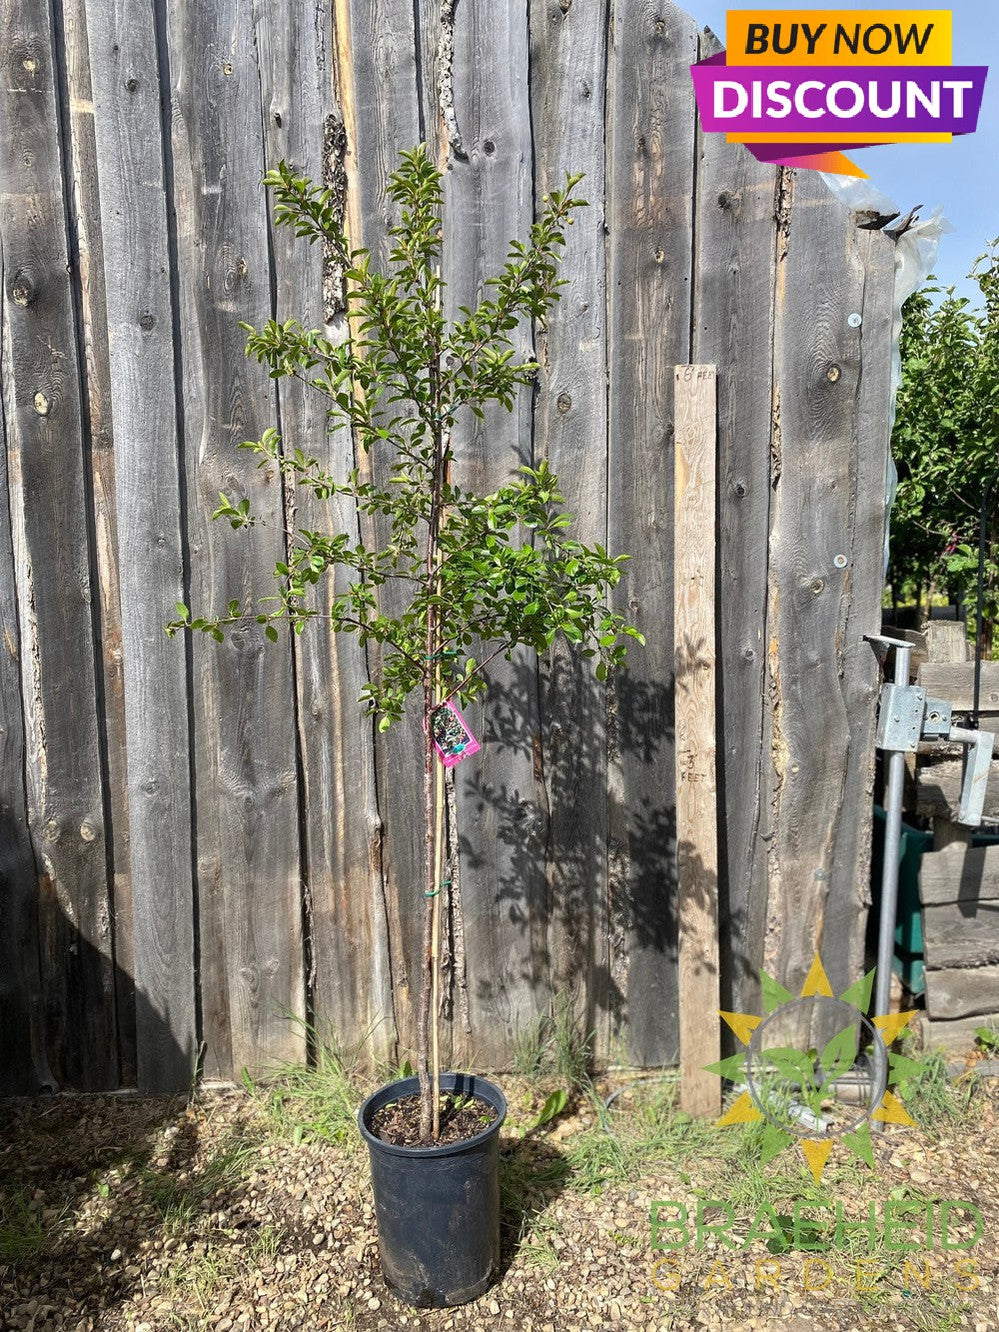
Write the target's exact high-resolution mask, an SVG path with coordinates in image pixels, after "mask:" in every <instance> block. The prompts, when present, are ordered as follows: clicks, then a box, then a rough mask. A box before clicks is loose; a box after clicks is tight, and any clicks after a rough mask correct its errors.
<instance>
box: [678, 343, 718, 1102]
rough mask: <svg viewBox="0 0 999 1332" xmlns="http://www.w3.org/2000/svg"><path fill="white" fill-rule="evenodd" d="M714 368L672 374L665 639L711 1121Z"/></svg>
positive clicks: (686, 1056)
mask: <svg viewBox="0 0 999 1332" xmlns="http://www.w3.org/2000/svg"><path fill="white" fill-rule="evenodd" d="M715 380H716V374H715V367H714V366H713V365H684V366H677V368H676V398H675V403H674V417H675V422H676V426H675V435H674V448H675V477H676V486H675V492H674V512H675V515H676V517H675V521H674V526H673V548H674V552H675V555H674V561H673V580H674V582H673V606H674V615H673V624H674V630H673V638H674V661H675V679H676V843H677V845H676V854H677V896H678V902H679V905H678V908H677V915H678V918H679V932H680V937H679V1004H680V1079H681V1080H680V1101H681V1105H682V1106H683V1109H684V1110H686V1111H687V1112H688V1113H689V1114H693V1115H712V1114H713V1115H717V1114H718V1113H719V1112H720V1110H721V1082H720V1081H719V1079H718V1078H717V1077H716V1076H715V1074H713V1073H709V1072H707V1071H706V1070H705V1067H704V1065H705V1062H709V1063H710V1062H711V1061H713V1060H716V1059H717V1058H718V1056H719V1053H720V1033H719V1030H718V1025H717V1023H714V1022H710V1023H708V1024H707V1025H705V1015H706V1014H713V1013H715V1012H716V1011H717V1009H718V1005H719V994H720V992H719V984H718V980H719V978H718V953H719V948H718V807H717V800H718V782H717V757H716V741H715V736H716V708H715V696H716V689H717V681H718V677H717V650H716V615H715V563H716V561H715V518H716V513H717V504H716V493H717V481H718V478H717V467H716V453H715V451H716V418H715V399H716V388H715Z"/></svg>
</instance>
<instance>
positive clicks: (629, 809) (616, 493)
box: [607, 4, 697, 1064]
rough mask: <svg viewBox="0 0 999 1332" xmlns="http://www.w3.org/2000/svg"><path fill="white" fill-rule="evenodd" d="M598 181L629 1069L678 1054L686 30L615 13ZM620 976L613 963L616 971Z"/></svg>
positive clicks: (689, 36)
mask: <svg viewBox="0 0 999 1332" xmlns="http://www.w3.org/2000/svg"><path fill="white" fill-rule="evenodd" d="M610 50H611V52H612V53H613V54H612V58H611V61H610V67H609V70H608V86H609V94H610V98H609V105H608V110H607V126H608V141H609V163H610V170H609V176H608V181H607V195H608V200H609V213H608V225H609V231H610V235H609V255H608V306H609V309H608V337H609V345H610V407H609V425H610V444H609V469H610V470H609V478H608V503H609V521H608V547H609V549H610V550H612V551H615V552H616V551H625V552H627V553H629V554H632V553H633V554H634V556H635V559H634V562H633V564H632V566H631V567H630V568H629V570H628V574H627V577H626V579H624V580H623V582H622V584H621V586H620V589H619V591H618V594H617V596H616V601H617V604H618V605H619V606H620V607H621V609H623V610H625V611H626V612H627V613H628V614H629V615H630V616H631V618H632V619H633V620H634V622H635V623H637V625H638V627H639V629H641V630H642V632H643V633H645V634H646V636H647V638H648V646H647V648H646V649H645V650H644V651H642V652H635V653H634V654H633V660H632V665H631V667H630V669H629V670H628V672H627V673H626V674H624V675H622V676H620V677H618V678H617V679H616V680H615V681H614V684H613V687H612V690H611V696H612V697H611V709H612V721H611V728H610V729H611V740H610V767H611V780H610V790H611V828H610V856H611V868H610V880H611V910H612V922H611V936H612V940H613V946H614V947H615V949H616V950H618V952H619V954H620V953H623V954H624V955H625V957H626V958H627V965H626V968H624V969H623V970H624V974H623V976H622V979H621V982H620V984H619V986H618V989H619V994H618V997H617V999H616V1000H615V999H614V998H612V1000H611V1002H618V1003H619V1005H620V1014H619V1018H618V1020H619V1021H623V1020H626V1021H627V1024H628V1045H627V1049H628V1054H629V1056H630V1058H631V1059H633V1060H634V1062H636V1063H639V1064H645V1063H649V1064H655V1063H661V1062H672V1061H675V1059H676V1056H677V1049H678V1026H677V974H676V930H677V922H676V909H675V887H676V872H675V863H674V855H675V833H676V829H675V805H674V798H673V779H672V772H673V716H672V713H673V683H672V677H673V643H672V619H673V612H672V606H673V576H672V564H673V544H672V543H673V465H672V433H673V425H672V401H673V398H672V393H673V368H674V366H676V365H678V364H683V363H685V362H686V361H688V360H689V358H690V312H691V273H692V246H693V191H692V190H691V188H690V183H691V177H692V173H693V163H694V101H693V94H692V91H691V87H690V84H689V75H688V77H687V78H684V77H682V74H681V71H686V70H689V66H690V65H691V64H692V63H693V62H694V60H695V59H696V58H697V29H696V27H695V25H694V23H693V20H691V19H689V18H688V17H687V15H685V14H684V13H682V12H681V11H680V10H678V9H676V8H675V6H673V5H661V6H658V5H652V4H641V5H637V6H634V7H633V8H632V9H630V10H628V11H624V10H622V9H620V8H618V9H615V11H614V28H613V33H612V40H611V43H610ZM620 970H622V969H621V967H620V963H617V964H615V971H620Z"/></svg>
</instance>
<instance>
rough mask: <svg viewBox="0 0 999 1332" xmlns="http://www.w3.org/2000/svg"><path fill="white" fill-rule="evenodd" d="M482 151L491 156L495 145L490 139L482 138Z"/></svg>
mask: <svg viewBox="0 0 999 1332" xmlns="http://www.w3.org/2000/svg"><path fill="white" fill-rule="evenodd" d="M482 151H483V152H484V153H485V155H486V156H487V157H492V155H493V153H494V152H495V151H496V145H495V143H493V141H492V139H483V141H482Z"/></svg>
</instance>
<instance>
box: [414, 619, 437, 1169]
mask: <svg viewBox="0 0 999 1332" xmlns="http://www.w3.org/2000/svg"><path fill="white" fill-rule="evenodd" d="M427 618H428V622H429V621H432V619H433V616H432V614H431V615H429V616H428V617H427ZM431 633H432V627H430V628H428V634H427V639H428V644H429V642H430V641H431ZM428 655H429V650H428ZM432 712H433V683H432V677H431V675H430V673H429V672H428V673H427V676H426V681H425V684H424V688H423V726H424V750H423V826H424V866H425V874H424V882H425V884H426V887H425V889H424V899H423V900H424V905H425V913H424V918H423V968H422V973H421V978H420V1016H419V1023H418V1027H417V1045H418V1050H417V1072H418V1073H419V1076H420V1141H421V1142H430V1141H431V1140H432V1138H431V1135H432V1133H433V1126H434V1119H435V1113H434V1112H435V1102H436V1101H437V1096H438V1088H437V1084H436V1082H435V1080H434V1079H433V1077H432V1076H431V1070H430V1023H431V1007H432V1004H433V988H434V957H433V930H434V901H435V896H434V890H435V887H436V885H435V884H434V738H433V732H432V731H431V727H430V720H431V715H432Z"/></svg>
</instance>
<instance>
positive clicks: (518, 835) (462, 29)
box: [444, 0, 548, 1065]
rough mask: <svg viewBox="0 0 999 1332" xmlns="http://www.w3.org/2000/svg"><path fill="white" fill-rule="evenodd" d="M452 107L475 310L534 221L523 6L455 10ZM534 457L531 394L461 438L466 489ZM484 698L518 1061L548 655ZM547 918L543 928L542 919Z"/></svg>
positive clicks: (530, 938) (488, 1047)
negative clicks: (540, 668) (541, 682)
mask: <svg viewBox="0 0 999 1332" xmlns="http://www.w3.org/2000/svg"><path fill="white" fill-rule="evenodd" d="M454 52H455V54H454V110H455V117H456V120H457V123H458V126H459V129H460V133H461V137H462V142H463V144H464V150H465V154H466V156H465V157H464V158H463V159H460V160H456V161H454V162H453V164H452V170H451V172H450V174H449V177H448V192H447V221H446V225H445V235H446V236H447V237H448V238H449V239H448V240H447V241H446V247H447V248H446V251H445V255H444V271H445V275H446V277H447V280H448V284H449V291H448V300H449V303H450V306H451V309H452V310H457V308H458V307H460V306H462V305H467V306H474V305H475V304H476V302H477V301H478V299H479V297H480V295H481V294H482V284H483V282H484V281H485V279H486V278H488V277H491V276H492V275H493V274H495V273H497V272H499V271H500V270H501V268H502V266H503V264H504V263H505V261H506V257H507V250H508V243H509V241H510V240H511V239H513V238H517V239H521V240H522V239H524V238H525V237H526V235H527V230H528V227H529V225H530V223H531V221H533V190H532V173H533V161H532V146H531V143H530V139H529V136H528V133H527V127H528V126H529V125H530V104H529V89H528V83H527V65H528V58H527V57H528V26H527V15H526V11H525V9H524V8H523V6H520V5H517V4H515V3H513V2H512V0H499V2H498V3H496V4H494V5H492V6H490V7H489V8H488V9H484V8H482V7H478V6H468V7H467V8H463V7H462V6H461V5H459V6H457V8H456V11H455V32H454ZM512 337H513V345H514V349H515V350H514V355H515V356H516V357H518V358H523V357H525V356H526V357H530V356H531V355H532V353H533V345H532V329H531V328H530V326H529V325H521V326H520V327H519V328H518V329H517V330H515V331H514V333H513V334H512ZM530 461H531V401H530V395H529V394H528V393H527V392H525V391H522V392H521V393H520V394H519V395H518V397H517V400H516V403H515V405H514V408H513V411H512V412H507V411H505V410H504V409H503V408H502V407H501V406H499V405H498V404H494V405H492V406H491V407H490V408H488V409H487V410H486V414H485V420H484V421H482V422H475V423H473V422H470V420H469V419H468V418H466V419H465V422H464V424H463V425H462V427H461V428H460V430H459V431H458V432H457V434H456V437H455V474H456V479H457V481H458V483H459V484H460V485H461V486H462V487H463V488H468V489H472V490H478V491H479V492H480V493H489V491H491V490H493V489H495V488H496V487H497V486H498V485H501V484H503V483H504V482H506V481H508V480H509V478H510V476H511V475H512V473H513V472H514V470H515V469H516V468H517V467H518V466H520V465H521V464H523V463H530ZM494 666H495V667H496V669H495V670H491V674H490V685H489V690H488V693H487V696H486V698H485V700H484V702H483V703H480V704H477V705H473V706H472V707H471V708H470V709H469V713H468V716H469V722H470V724H471V727H472V730H473V731H474V732H475V733H476V734H477V735H478V736H479V738H480V739H481V740H482V745H483V747H482V751H481V752H480V753H479V754H478V755H477V756H476V758H475V759H474V760H473V761H472V762H470V763H466V764H463V765H462V766H461V767H460V768H459V769H458V770H457V788H458V811H459V812H458V826H459V835H460V845H461V893H462V901H463V907H464V915H465V947H466V960H467V969H468V975H469V978H470V986H469V1009H470V1015H471V1024H472V1036H471V1038H470V1049H469V1054H471V1053H472V1052H473V1051H474V1052H477V1054H478V1058H480V1059H482V1060H484V1061H485V1062H487V1063H489V1062H492V1063H495V1064H497V1065H500V1064H502V1063H503V1062H504V1061H509V1058H510V1052H511V1049H512V1043H513V1039H514V1036H515V1035H516V1032H517V1031H518V1029H522V1028H524V1027H526V1026H527V1024H529V1023H530V1022H531V1021H532V1020H533V1019H534V1018H535V1016H536V1015H537V1013H538V1012H539V1010H540V1009H542V1008H544V1007H546V1006H547V1002H548V992H547V983H546V977H545V971H546V959H545V947H546V945H545V940H544V934H543V920H544V911H545V876H544V848H545V843H546V838H547V815H546V810H545V804H544V789H543V785H542V765H543V760H542V752H541V733H540V719H539V715H538V680H537V661H536V658H535V657H534V655H533V654H531V653H528V652H526V651H518V652H516V653H514V655H513V659H512V661H511V662H509V663H506V662H503V661H502V659H498V660H497V662H495V663H494ZM539 925H542V928H541V929H538V928H537V926H539Z"/></svg>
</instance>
